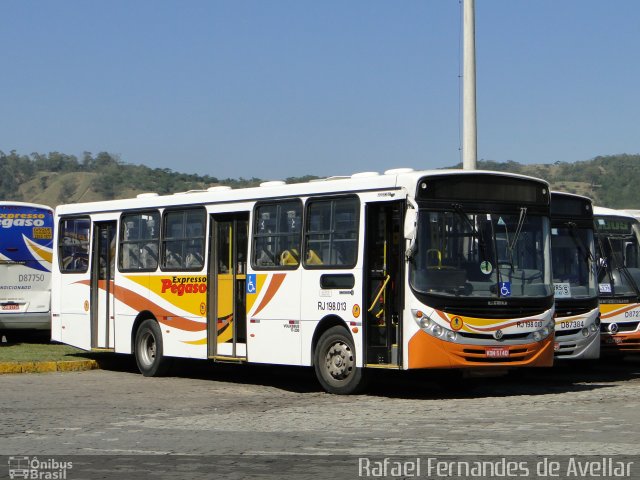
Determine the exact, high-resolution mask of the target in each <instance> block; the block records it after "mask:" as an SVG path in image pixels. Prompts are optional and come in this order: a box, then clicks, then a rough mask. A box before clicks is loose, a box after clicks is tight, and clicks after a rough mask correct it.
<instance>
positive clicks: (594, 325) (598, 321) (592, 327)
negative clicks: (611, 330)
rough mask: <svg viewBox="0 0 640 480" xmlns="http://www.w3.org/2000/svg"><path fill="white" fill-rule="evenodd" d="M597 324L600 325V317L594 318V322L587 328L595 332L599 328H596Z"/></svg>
mask: <svg viewBox="0 0 640 480" xmlns="http://www.w3.org/2000/svg"><path fill="white" fill-rule="evenodd" d="M596 322H597V323H596ZM599 325H600V319H599V318H598V319H596V321H595V322H594V323H592V324H591V325H589V330H591V333H596V332H597V331H598V330H600V329H599V328H598V326H599Z"/></svg>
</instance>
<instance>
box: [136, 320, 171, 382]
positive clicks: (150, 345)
mask: <svg viewBox="0 0 640 480" xmlns="http://www.w3.org/2000/svg"><path fill="white" fill-rule="evenodd" d="M135 355H136V363H137V364H138V369H139V370H140V373H142V375H144V376H145V377H159V376H162V375H164V374H165V373H166V372H167V369H168V368H169V359H168V358H166V357H164V356H163V354H162V332H161V331H160V327H159V326H158V323H157V322H156V321H155V320H151V319H149V320H145V321H144V322H142V323H141V324H140V327H139V328H138V331H137V332H136V340H135Z"/></svg>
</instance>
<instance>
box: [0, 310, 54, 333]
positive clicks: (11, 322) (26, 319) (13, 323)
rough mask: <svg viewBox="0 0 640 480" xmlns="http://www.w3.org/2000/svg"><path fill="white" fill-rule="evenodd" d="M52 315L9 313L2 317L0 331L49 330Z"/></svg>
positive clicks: (47, 313) (0, 317) (0, 316)
mask: <svg viewBox="0 0 640 480" xmlns="http://www.w3.org/2000/svg"><path fill="white" fill-rule="evenodd" d="M49 329H51V314H50V313H49V312H45V313H29V312H27V313H7V314H3V315H0V330H49Z"/></svg>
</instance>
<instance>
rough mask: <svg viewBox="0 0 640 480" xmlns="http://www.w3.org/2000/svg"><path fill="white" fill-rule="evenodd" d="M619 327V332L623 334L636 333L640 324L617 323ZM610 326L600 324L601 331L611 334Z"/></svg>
mask: <svg viewBox="0 0 640 480" xmlns="http://www.w3.org/2000/svg"><path fill="white" fill-rule="evenodd" d="M615 323H616V324H617V325H618V332H620V333H622V332H635V331H636V330H637V329H638V323H640V322H625V323H617V322H615ZM609 325H611V324H610V323H601V324H600V331H601V332H604V333H609Z"/></svg>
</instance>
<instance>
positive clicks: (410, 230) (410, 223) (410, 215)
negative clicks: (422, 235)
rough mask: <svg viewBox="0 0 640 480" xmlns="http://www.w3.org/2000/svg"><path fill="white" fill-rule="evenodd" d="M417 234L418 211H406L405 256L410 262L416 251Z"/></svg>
mask: <svg viewBox="0 0 640 480" xmlns="http://www.w3.org/2000/svg"><path fill="white" fill-rule="evenodd" d="M417 234H418V211H417V210H415V209H408V210H407V213H406V214H405V217H404V238H405V240H406V243H407V249H406V251H405V256H406V259H407V260H410V259H411V257H412V256H413V253H414V251H415V249H416V236H417Z"/></svg>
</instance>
